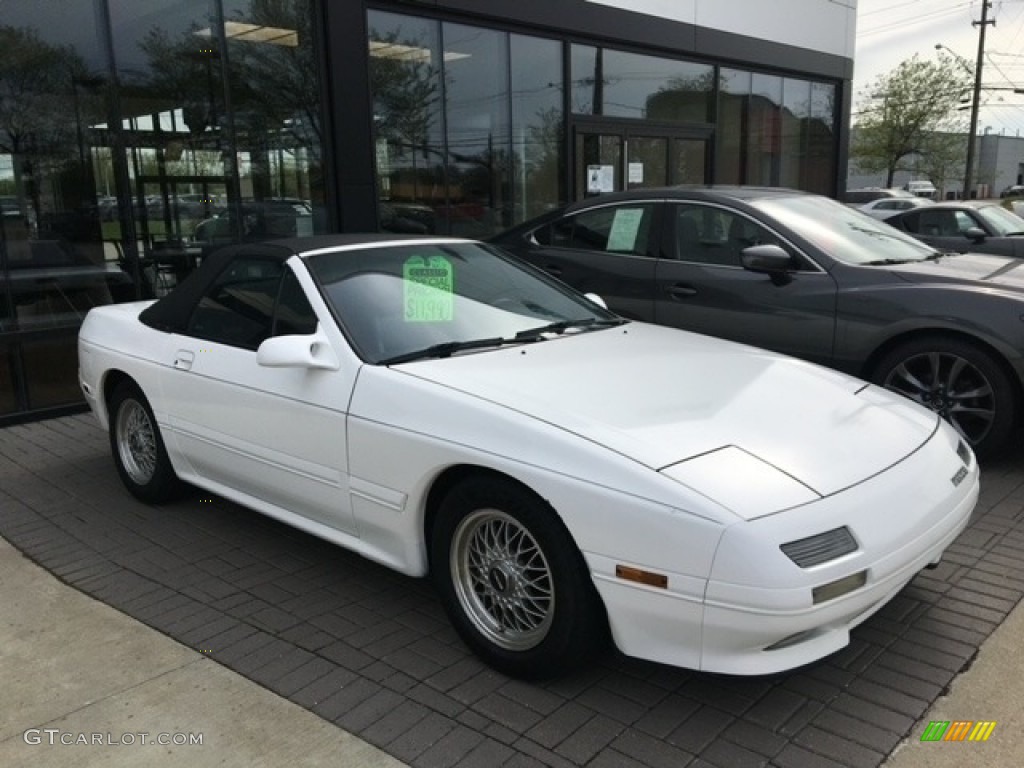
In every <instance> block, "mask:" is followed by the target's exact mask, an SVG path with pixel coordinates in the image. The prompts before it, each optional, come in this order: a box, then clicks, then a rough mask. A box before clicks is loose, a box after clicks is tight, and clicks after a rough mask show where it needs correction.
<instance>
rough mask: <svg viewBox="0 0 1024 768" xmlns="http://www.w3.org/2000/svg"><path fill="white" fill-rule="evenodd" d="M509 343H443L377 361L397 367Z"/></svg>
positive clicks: (495, 340) (484, 341)
mask: <svg viewBox="0 0 1024 768" xmlns="http://www.w3.org/2000/svg"><path fill="white" fill-rule="evenodd" d="M509 343H511V339H503V338H501V337H500V336H496V337H494V338H493V339H471V340H469V341H443V342H441V343H440V344H432V345H430V346H429V347H425V348H424V349H416V350H413V351H412V352H403V353H402V354H400V355H394V356H392V357H388V358H385V359H384V360H381V361H379V363H378V364H379V365H397V364H398V363H409V362H412V361H413V360H427V359H430V358H435V357H451V356H452V355H454V354H455V353H456V352H462V351H464V350H467V349H484V348H486V347H500V346H501V345H502V344H509Z"/></svg>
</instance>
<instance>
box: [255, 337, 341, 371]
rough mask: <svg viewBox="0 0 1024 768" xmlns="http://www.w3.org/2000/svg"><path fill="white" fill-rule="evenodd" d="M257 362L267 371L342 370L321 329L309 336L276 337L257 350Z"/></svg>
mask: <svg viewBox="0 0 1024 768" xmlns="http://www.w3.org/2000/svg"><path fill="white" fill-rule="evenodd" d="M256 362H257V363H259V364H260V365H262V366H265V367H267V368H311V369H320V370H328V371H336V370H338V368H340V367H341V363H340V362H338V356H337V355H336V354H335V353H334V350H333V349H332V348H331V344H330V342H329V341H328V340H327V336H325V335H324V333H323V331H321V330H320V327H319V326H317V329H316V333H311V334H309V335H306V336H298V335H290V336H272V337H271V338H269V339H267V340H266V341H264V342H263V343H262V344H260V346H259V349H257V350H256Z"/></svg>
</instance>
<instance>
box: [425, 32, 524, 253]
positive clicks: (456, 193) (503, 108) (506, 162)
mask: <svg viewBox="0 0 1024 768" xmlns="http://www.w3.org/2000/svg"><path fill="white" fill-rule="evenodd" d="M442 35H443V39H444V72H445V127H446V129H447V134H448V136H447V138H448V141H447V144H448V200H447V204H446V205H445V206H444V207H443V208H439V209H438V216H439V218H441V219H443V220H446V225H447V226H446V229H447V231H448V232H450V233H451V234H453V235H458V236H460V237H475V238H485V237H487V236H489V235H491V234H494V233H496V232H499V231H501V230H502V229H504V228H505V227H507V226H509V225H511V224H512V212H511V210H510V209H509V208H508V205H509V204H510V190H509V184H510V181H511V176H512V168H511V161H512V154H511V147H510V146H509V142H510V139H511V135H510V116H509V108H510V103H509V93H508V86H507V83H508V35H507V34H506V33H504V32H496V31H493V30H488V29H481V28H479V27H467V26H464V25H462V24H444V25H442Z"/></svg>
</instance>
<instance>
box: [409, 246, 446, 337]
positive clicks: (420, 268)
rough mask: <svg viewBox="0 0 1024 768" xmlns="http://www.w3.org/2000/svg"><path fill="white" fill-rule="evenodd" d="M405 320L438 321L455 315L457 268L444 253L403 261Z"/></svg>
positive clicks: (417, 321) (415, 321)
mask: <svg viewBox="0 0 1024 768" xmlns="http://www.w3.org/2000/svg"><path fill="white" fill-rule="evenodd" d="M402 277H403V278H404V281H403V282H404V294H405V295H404V299H405V322H407V323H439V322H446V321H450V320H452V319H453V318H454V316H455V295H454V290H455V270H454V269H453V268H452V264H451V262H450V261H448V259H446V258H445V257H444V256H413V257H412V258H410V259H408V260H406V262H405V264H404V265H402Z"/></svg>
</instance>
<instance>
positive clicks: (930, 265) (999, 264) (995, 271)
mask: <svg viewBox="0 0 1024 768" xmlns="http://www.w3.org/2000/svg"><path fill="white" fill-rule="evenodd" d="M889 269H892V271H893V272H894V273H896V274H898V275H900V276H901V277H903V278H904V279H906V280H910V281H912V282H930V281H941V282H960V283H964V282H967V283H974V284H976V285H984V286H988V287H995V286H998V287H1000V288H1004V289H1009V290H1016V291H1024V260H1022V259H1016V258H1011V257H1009V256H997V255H994V254H987V253H962V254H948V255H946V256H943V257H942V258H941V259H938V260H936V261H923V262H918V263H914V264H897V265H894V266H892V267H889Z"/></svg>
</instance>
